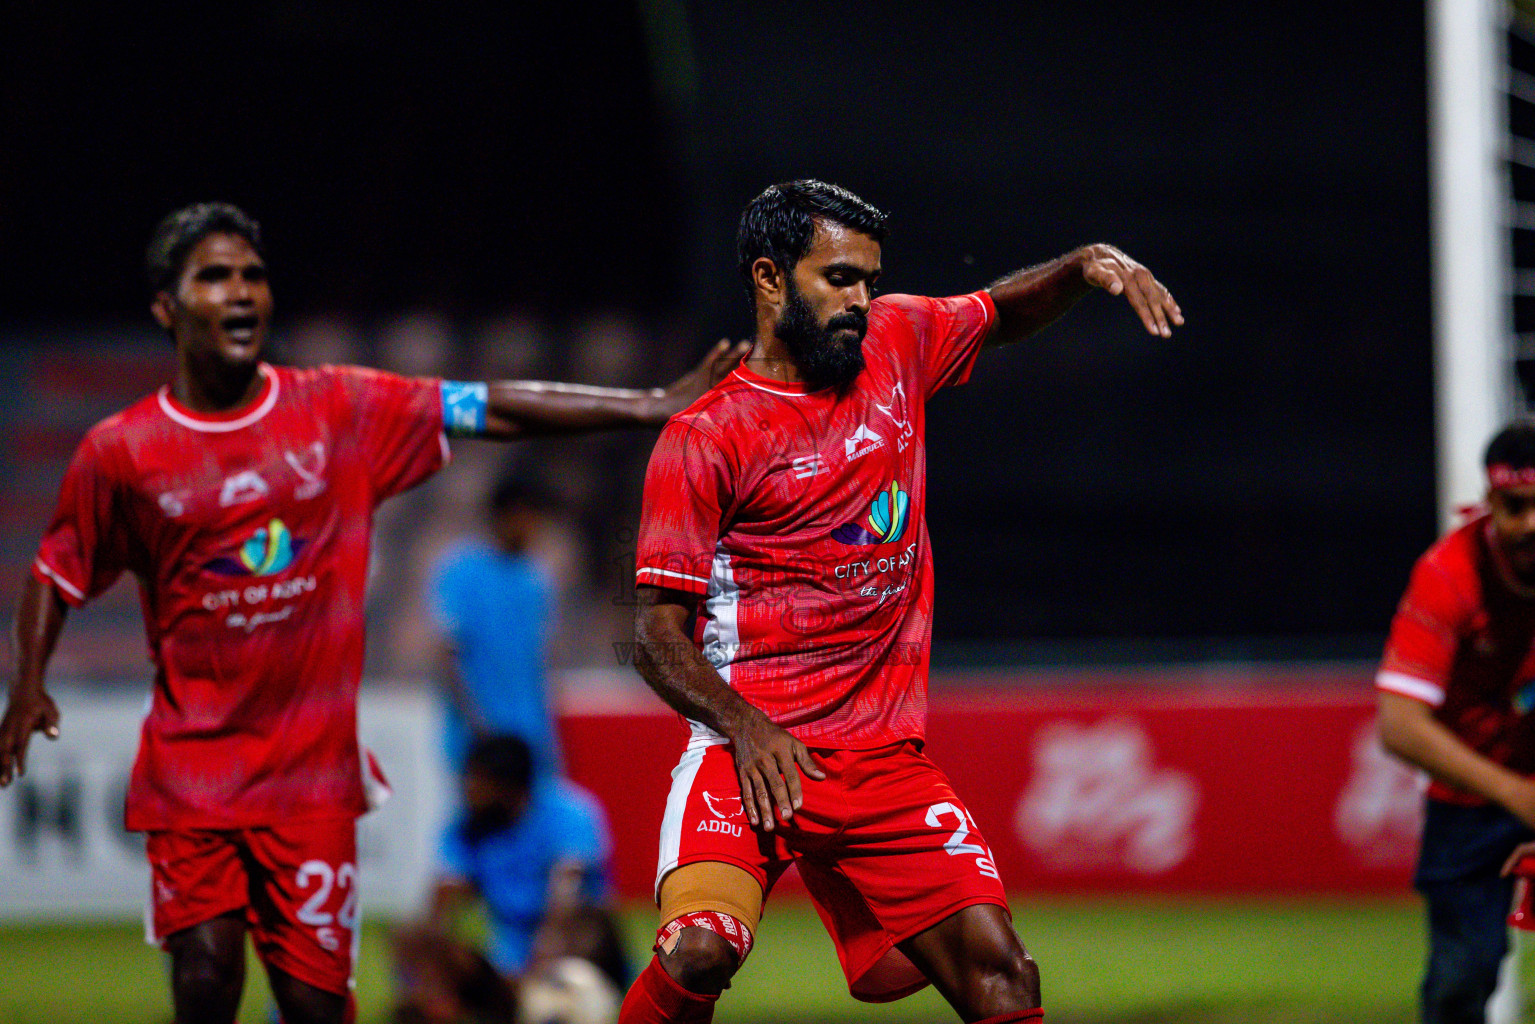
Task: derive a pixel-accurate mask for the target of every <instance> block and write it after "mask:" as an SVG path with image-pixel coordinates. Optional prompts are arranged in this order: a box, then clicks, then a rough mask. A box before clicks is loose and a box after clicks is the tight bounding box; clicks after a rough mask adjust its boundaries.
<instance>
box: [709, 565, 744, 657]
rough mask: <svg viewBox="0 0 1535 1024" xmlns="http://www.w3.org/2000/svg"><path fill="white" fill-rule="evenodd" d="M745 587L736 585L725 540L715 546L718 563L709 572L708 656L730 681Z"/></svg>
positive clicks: (739, 631) (737, 646)
mask: <svg viewBox="0 0 1535 1024" xmlns="http://www.w3.org/2000/svg"><path fill="white" fill-rule="evenodd" d="M740 598H741V588H740V587H738V586H736V577H735V572H734V571H733V570H732V569H731V567H730V555H729V554H727V553H726V551H725V546H724V545H723V544H721V545H719V546H717V547H716V548H715V549H714V567H713V570H712V571H711V572H710V573H709V591H708V593H707V595H705V597H704V613H705V615H706V616H707V621H706V622H705V623H704V657H705V658H707V659H708V661H709V664H711V665H713V666H714V668H715V671H717V672H719V674H720V678H721V679H723V680H725V682H727V683H728V682H730V663H731V662H733V661H735V659H736V653H737V652H738V651H739V650H740V648H741V627H740V623H739V620H738V619H737V618H736V612H737V609H738V607H739V606H738V605H737V602H738V601H739V600H740Z"/></svg>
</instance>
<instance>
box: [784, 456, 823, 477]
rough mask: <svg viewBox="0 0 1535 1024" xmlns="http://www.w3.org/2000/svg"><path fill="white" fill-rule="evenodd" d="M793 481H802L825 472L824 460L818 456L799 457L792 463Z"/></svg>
mask: <svg viewBox="0 0 1535 1024" xmlns="http://www.w3.org/2000/svg"><path fill="white" fill-rule="evenodd" d="M792 465H793V468H794V479H796V480H804V479H806V478H808V477H812V476H816V475H818V474H820V473H824V472H826V460H825V459H823V458H821V457H820V456H819V455H801V456H800V457H799V458H797V459H795V460H794V462H793V463H792Z"/></svg>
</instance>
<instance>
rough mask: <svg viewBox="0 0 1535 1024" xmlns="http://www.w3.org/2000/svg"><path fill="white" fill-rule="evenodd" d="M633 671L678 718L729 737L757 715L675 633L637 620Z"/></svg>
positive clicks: (688, 643) (673, 629) (697, 651)
mask: <svg viewBox="0 0 1535 1024" xmlns="http://www.w3.org/2000/svg"><path fill="white" fill-rule="evenodd" d="M634 639H635V667H636V668H638V669H639V673H640V676H641V678H643V679H644V680H645V683H646V685H648V686H649V687H650V688H651V689H652V690H654V691H655V692H656V695H657V696H659V697H660V698H661V699H662V700H663V701H665V702H666V704H667V706H668V707H670V708H671V709H672V710H673V711H676V712H677V713H678V714H681V715H683V716H685V717H687V718H690V719H692V720H693V721H695V722H702V723H703V724H704V725H707V726H708V727H709V728H711V729H713V730H714V731H715V732H717V733H719V734H720V735H721V736H727V737H733V736H735V735H736V734H737V733H739V732H740V731H741V730H742V729H743V728H745V727H746V726H747V725H748V724H750V723H751V722H753V721H755V720H760V719H761V718H762V717H763V714H762V712H761V711H760V710H758V709H757V708H756V707H755V706H753V705H752V704H751V703H750V702H748V701H747V700H746V698H744V697H742V696H741V695H740V694H739V693H736V692H735V691H734V690H732V689H731V688H730V687H729V686H727V685H726V684H725V681H724V680H723V679H721V678H720V674H719V672H718V671H716V670H715V668H714V666H713V665H711V664H709V662H708V660H706V659H705V658H704V656H703V655H702V654H701V653H700V652H699V650H698V648H697V647H696V646H694V644H693V642H692V641H691V640H689V639H688V638H687V637H686V636H684V635H683V633H682V632H681V631H680V630H677V629H675V628H668V627H663V626H659V625H658V624H657V623H655V622H653V621H647V618H646V616H645V615H643V614H641V616H640V617H639V619H638V620H637V623H636V627H635V634H634Z"/></svg>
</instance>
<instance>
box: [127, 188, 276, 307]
mask: <svg viewBox="0 0 1535 1024" xmlns="http://www.w3.org/2000/svg"><path fill="white" fill-rule="evenodd" d="M212 234H230V235H239V236H240V237H241V238H243V239H245V240H246V241H247V242H249V243H250V245H251V248H252V249H255V250H256V255H257V256H260V257H261V258H262V259H263V260H265V259H266V251H265V249H264V248H263V247H262V244H261V225H260V224H257V223H256V221H255V220H254V219H252V218H251V216H250V215H249V214H248V213H246V212H245V211H244V210H242V209H240V208H239V207H238V206H235V205H233V204H231V203H193V204H191V205H190V206H183V207H182V208H181V209H179V210H173V211H172V212H170V213H168V214H166V215H165V218H164V219H163V220H161V221H160V223H159V224H157V225H156V226H155V232H154V234H153V235H151V236H150V239H149V247H148V248H147V249H145V250H144V274H145V276H146V277H147V278H148V279H149V290H150V291H151V292H152V293H153V292H162V291H170V290H172V289H173V288H175V286H176V279H177V278H179V277H180V276H181V271H182V268H184V267H185V266H186V262H187V256H188V254H190V253H191V251H192V250H193V249H195V248H196V247H197V243H198V242H201V241H202V240H203V239H204V238H207V237H208V236H209V235H212Z"/></svg>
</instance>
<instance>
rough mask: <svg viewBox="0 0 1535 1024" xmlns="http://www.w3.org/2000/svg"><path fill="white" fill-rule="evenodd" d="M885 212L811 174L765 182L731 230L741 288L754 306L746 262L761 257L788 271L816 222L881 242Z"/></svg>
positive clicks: (807, 245) (807, 246)
mask: <svg viewBox="0 0 1535 1024" xmlns="http://www.w3.org/2000/svg"><path fill="white" fill-rule="evenodd" d="M889 219H890V218H889V215H888V214H887V213H885V212H884V211H883V210H879V209H876V208H875V207H873V206H871V205H869V204H868V203H866V202H864V201H863V200H862V199H860V198H858V197H857V196H855V195H853V193H851V192H849V191H848V190H847V189H845V188H842V187H841V186H838V185H829V184H827V183H826V182H824V181H816V180H815V179H814V178H801V179H800V180H799V181H785V182H780V183H779V184H777V185H769V186H768V187H767V188H765V189H763V190H762V194H761V195H759V196H757V198H755V199H753V200H752V201H751V202H749V203H747V204H746V209H745V210H743V211H741V223H740V226H739V227H737V228H736V265H737V268H738V269H739V270H740V272H741V278H742V279H743V281H744V282H745V284H746V292H747V294H748V295H750V296H752V304H753V305H755V304H756V292H755V291H754V290H753V288H752V281H751V268H752V264H753V263H755V262H756V261H757V260H759V259H761V258H762V257H764V256H766V257H767V258H768V259H770V260H772V261H773V264H774V265H775V266H776V267H778V269H780V270H782V271H784V272H785V273H789V272H791V271H793V270H794V266H795V264H797V263H799V261H800V259H801V258H803V257H804V255H805V254H806V253H807V252H809V251H810V241H811V239H812V238H814V237H815V222H816V221H818V220H825V221H830V222H832V223H833V224H840V225H842V226H843V227H845V228H851V229H852V230H854V231H861V232H863V233H864V234H866V235H868V236H870V237H871V238H873V239H874V240H875V241H876V242H883V241H884V240H885V233H886V230H887V227H886V225H887V222H888V221H889Z"/></svg>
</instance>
